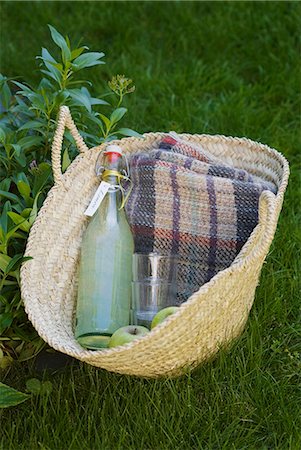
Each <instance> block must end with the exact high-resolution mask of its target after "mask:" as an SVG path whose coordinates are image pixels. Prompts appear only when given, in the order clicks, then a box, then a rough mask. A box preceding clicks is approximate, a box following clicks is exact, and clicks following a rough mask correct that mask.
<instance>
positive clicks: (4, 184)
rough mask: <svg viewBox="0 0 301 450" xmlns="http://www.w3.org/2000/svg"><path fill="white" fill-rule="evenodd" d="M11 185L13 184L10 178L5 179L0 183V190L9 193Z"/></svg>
mask: <svg viewBox="0 0 301 450" xmlns="http://www.w3.org/2000/svg"><path fill="white" fill-rule="evenodd" d="M10 184H11V179H10V178H4V180H2V181H1V182H0V189H2V190H3V191H9V188H10Z"/></svg>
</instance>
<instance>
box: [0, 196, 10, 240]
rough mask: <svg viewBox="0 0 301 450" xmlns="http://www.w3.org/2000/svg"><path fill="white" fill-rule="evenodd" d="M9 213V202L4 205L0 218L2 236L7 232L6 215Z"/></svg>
mask: <svg viewBox="0 0 301 450" xmlns="http://www.w3.org/2000/svg"><path fill="white" fill-rule="evenodd" d="M9 211H11V204H10V202H9V201H7V202H5V203H4V206H3V210H2V214H1V218H0V227H1V230H2V231H3V233H4V234H6V232H7V217H8V216H7V213H8V212H9Z"/></svg>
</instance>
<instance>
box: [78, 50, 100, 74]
mask: <svg viewBox="0 0 301 450" xmlns="http://www.w3.org/2000/svg"><path fill="white" fill-rule="evenodd" d="M104 56H105V54H104V53H102V52H101V53H99V52H88V53H84V54H83V55H80V56H78V58H76V59H75V60H74V61H73V63H72V68H73V69H74V70H80V69H83V68H84V67H92V66H96V65H98V64H105V62H104V61H99V59H100V58H103V57H104Z"/></svg>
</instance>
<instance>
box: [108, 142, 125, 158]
mask: <svg viewBox="0 0 301 450" xmlns="http://www.w3.org/2000/svg"><path fill="white" fill-rule="evenodd" d="M105 153H118V154H119V155H122V148H121V147H119V145H115V144H111V145H108V146H107V147H106V151H105Z"/></svg>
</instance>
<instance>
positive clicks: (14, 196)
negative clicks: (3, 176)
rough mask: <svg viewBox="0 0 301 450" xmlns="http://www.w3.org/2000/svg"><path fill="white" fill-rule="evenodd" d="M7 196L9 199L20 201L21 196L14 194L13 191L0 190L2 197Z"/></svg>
mask: <svg viewBox="0 0 301 450" xmlns="http://www.w3.org/2000/svg"><path fill="white" fill-rule="evenodd" d="M1 196H2V197H5V198H8V199H9V200H13V201H15V202H19V197H18V196H17V195H15V194H12V193H11V192H6V191H2V190H0V197H1Z"/></svg>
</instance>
